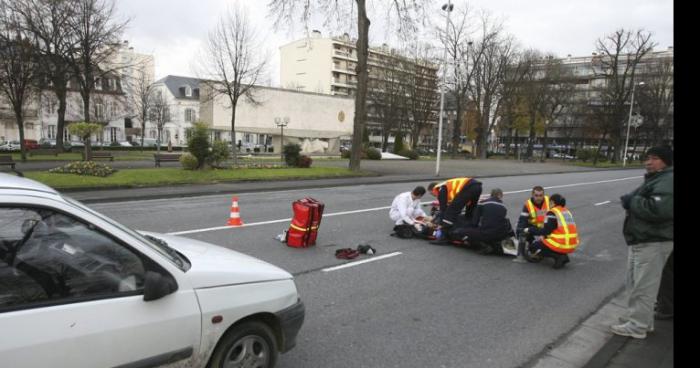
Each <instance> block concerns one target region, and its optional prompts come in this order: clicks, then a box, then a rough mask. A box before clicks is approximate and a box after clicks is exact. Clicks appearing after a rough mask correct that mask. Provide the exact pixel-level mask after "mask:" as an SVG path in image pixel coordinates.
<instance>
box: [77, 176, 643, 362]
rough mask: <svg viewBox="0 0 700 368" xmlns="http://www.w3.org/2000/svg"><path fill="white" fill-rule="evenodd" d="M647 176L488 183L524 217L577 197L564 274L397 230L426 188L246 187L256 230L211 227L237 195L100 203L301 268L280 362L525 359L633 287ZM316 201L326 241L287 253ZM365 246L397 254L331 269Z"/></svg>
mask: <svg viewBox="0 0 700 368" xmlns="http://www.w3.org/2000/svg"><path fill="white" fill-rule="evenodd" d="M642 175H643V171H642V170H624V171H601V172H586V173H569V174H549V175H533V176H517V177H499V178H489V179H484V180H483V182H484V193H489V192H490V190H491V189H492V188H494V187H499V188H501V189H502V190H503V191H504V192H505V198H504V203H505V204H506V206H507V207H508V214H509V217H510V219H511V222H512V223H513V224H514V225H515V223H516V220H517V217H518V215H519V213H520V209H521V206H522V204H523V201H524V200H525V199H526V198H527V197H528V195H529V192H530V188H532V186H534V185H543V186H545V187H546V188H547V193H548V194H553V193H555V192H556V193H560V194H562V195H564V196H565V197H566V198H567V202H568V207H569V208H570V209H571V211H572V213H573V215H574V218H575V220H576V223H577V225H578V228H579V233H580V237H581V241H582V244H581V246H580V247H579V249H578V250H577V251H576V253H574V254H573V255H572V256H571V263H569V264H568V265H567V266H566V267H565V268H564V269H562V270H554V269H552V268H551V261H550V260H545V261H543V262H542V263H539V264H519V263H514V262H512V258H511V257H508V256H501V257H499V256H481V255H478V254H476V253H474V252H472V251H470V250H468V249H462V248H456V247H439V246H433V245H430V244H428V243H427V242H426V241H423V240H413V239H412V240H403V239H398V238H394V237H390V236H389V233H390V232H391V228H392V221H391V220H389V218H388V212H389V211H388V209H387V208H385V207H388V206H389V205H390V204H391V200H392V199H393V197H394V196H395V195H396V194H398V193H400V192H402V191H408V190H411V189H412V188H413V187H414V186H415V185H426V184H427V183H423V182H421V183H403V184H381V185H359V186H344V187H338V188H323V189H304V190H293V191H277V192H267V193H248V194H242V195H241V196H240V199H239V204H240V207H241V217H242V219H243V221H244V222H245V223H246V225H247V226H245V227H241V228H226V229H211V228H216V227H220V226H222V225H224V224H225V222H226V220H227V219H228V216H229V209H230V205H231V202H230V196H228V195H212V196H204V197H190V198H172V199H161V200H142V201H132V202H119V203H99V204H91V205H90V207H92V208H94V209H96V210H98V211H100V212H102V213H104V214H106V215H108V216H110V217H112V218H114V219H116V220H117V221H119V222H121V223H124V224H126V225H129V226H131V227H133V228H136V229H140V230H149V231H156V232H186V231H198V230H203V231H200V232H192V233H186V234H184V235H183V236H187V237H192V238H195V239H199V240H204V241H208V242H211V243H215V244H219V245H222V246H225V247H228V248H231V249H234V250H237V251H240V252H243V253H246V254H249V255H252V256H255V257H258V258H261V259H264V260H266V261H268V262H271V263H273V264H275V265H278V266H280V267H282V268H284V269H286V270H288V271H289V272H291V273H293V274H294V275H295V276H296V282H297V286H298V288H299V291H300V293H301V296H302V299H303V300H304V302H305V303H306V308H307V309H306V312H307V315H306V321H305V323H304V326H303V328H302V330H301V332H300V335H299V340H298V344H297V346H296V348H294V349H293V350H292V351H290V352H289V353H287V354H284V355H282V356H281V358H280V362H279V365H278V366H279V367H299V368H301V367H304V368H308V367H520V366H524V365H527V364H528V362H531V361H532V360H533V359H534V358H536V357H537V356H538V355H540V354H541V353H542V352H543V351H546V349H547V347H548V346H550V345H551V344H553V343H555V342H556V341H558V339H560V338H561V337H562V336H563V335H565V334H566V333H567V332H568V331H569V330H571V329H572V328H574V327H575V326H577V325H578V324H579V323H580V321H582V320H583V319H585V318H586V317H587V316H588V315H590V314H591V313H593V312H594V311H595V310H596V309H597V308H598V307H599V306H600V304H601V303H602V302H603V301H604V300H605V299H606V298H607V297H608V296H610V295H611V294H612V293H614V292H615V291H617V290H618V289H619V288H620V287H621V286H622V284H623V282H624V269H625V262H626V258H627V247H626V246H625V245H624V241H623V238H622V234H621V228H622V221H623V217H624V214H623V210H622V209H621V207H620V205H619V203H618V198H619V197H620V195H622V194H624V193H627V192H628V191H630V190H631V189H633V188H635V187H636V186H638V185H639V184H640V183H641V182H642ZM550 187H551V188H550ZM305 196H312V197H314V198H316V199H319V200H321V201H323V202H324V203H325V204H326V210H325V215H324V218H323V221H322V225H321V229H320V235H319V240H318V241H319V243H318V244H317V246H315V247H312V248H308V249H294V248H289V247H286V246H285V245H284V244H283V243H280V242H278V241H276V240H275V239H274V236H275V235H277V234H279V233H280V232H282V230H284V229H286V228H287V226H288V224H289V221H288V219H289V218H290V217H291V215H292V212H291V202H292V201H293V200H295V199H298V198H302V197H305ZM423 200H424V201H426V202H427V201H430V200H432V197H431V196H430V195H426V197H424V198H423ZM607 201H610V202H607ZM606 202H607V203H606ZM363 210H364V211H363ZM347 211H361V212H353V213H347V214H346V213H344V212H347ZM276 220H278V221H276ZM207 229H210V230H207ZM360 243H369V244H371V245H372V246H374V247H375V248H376V249H377V250H378V254H377V255H375V256H374V257H379V256H382V255H390V254H395V255H393V256H391V257H388V258H382V259H377V260H376V261H374V262H369V263H364V264H358V265H356V266H354V267H349V268H344V269H339V270H332V271H328V270H325V269H326V268H329V267H332V266H337V265H341V264H344V263H347V262H348V261H346V260H338V259H336V258H335V257H334V253H335V250H336V249H339V248H344V247H353V248H354V247H356V246H357V244H360ZM370 258H372V256H365V255H363V256H361V257H360V258H358V259H356V260H355V261H358V260H365V259H370Z"/></svg>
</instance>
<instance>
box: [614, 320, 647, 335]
mask: <svg viewBox="0 0 700 368" xmlns="http://www.w3.org/2000/svg"><path fill="white" fill-rule="evenodd" d="M610 331H612V333H614V334H615V335H620V336H629V337H633V338H635V339H645V338H646V337H647V333H646V332H637V331H634V330H633V329H632V325H631V324H630V323H629V322H628V323H623V324H621V325H612V326H610Z"/></svg>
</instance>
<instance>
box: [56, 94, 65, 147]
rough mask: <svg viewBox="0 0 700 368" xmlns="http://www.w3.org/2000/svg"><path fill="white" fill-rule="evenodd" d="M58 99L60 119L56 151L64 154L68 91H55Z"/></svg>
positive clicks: (57, 125) (58, 121)
mask: <svg viewBox="0 0 700 368" xmlns="http://www.w3.org/2000/svg"><path fill="white" fill-rule="evenodd" d="M55 93H56V98H58V119H57V121H56V150H57V152H63V143H64V142H63V130H65V127H66V105H67V103H66V90H65V89H63V90H58V89H57V90H55Z"/></svg>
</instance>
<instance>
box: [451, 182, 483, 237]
mask: <svg viewBox="0 0 700 368" xmlns="http://www.w3.org/2000/svg"><path fill="white" fill-rule="evenodd" d="M480 196H481V183H479V182H474V183H470V184H469V185H467V187H465V188H464V189H462V191H461V192H459V193H457V196H456V197H455V199H454V200H452V203H450V204H449V205H448V206H447V209H446V210H445V213H444V215H443V217H442V219H443V224H444V225H447V226H455V224H456V221H457V216H459V214H460V213H461V212H462V210H463V209H464V208H465V207H467V203H469V202H471V204H470V206H469V207H468V208H467V211H466V213H465V218H466V220H467V224H471V223H472V215H473V213H472V212H473V209H474V208H476V205H477V203H478V202H479V197H480ZM445 220H447V221H449V222H447V223H446V222H444V221H445ZM450 223H452V224H450Z"/></svg>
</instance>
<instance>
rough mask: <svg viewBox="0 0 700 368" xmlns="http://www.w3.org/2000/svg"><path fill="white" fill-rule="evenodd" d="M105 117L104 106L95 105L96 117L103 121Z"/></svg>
mask: <svg viewBox="0 0 700 368" xmlns="http://www.w3.org/2000/svg"><path fill="white" fill-rule="evenodd" d="M103 116H104V106H103V105H102V104H101V103H98V104H95V117H96V118H98V119H102V118H103Z"/></svg>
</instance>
